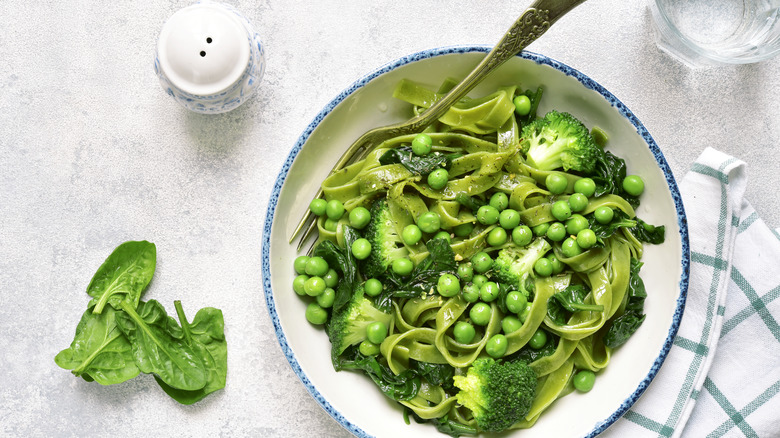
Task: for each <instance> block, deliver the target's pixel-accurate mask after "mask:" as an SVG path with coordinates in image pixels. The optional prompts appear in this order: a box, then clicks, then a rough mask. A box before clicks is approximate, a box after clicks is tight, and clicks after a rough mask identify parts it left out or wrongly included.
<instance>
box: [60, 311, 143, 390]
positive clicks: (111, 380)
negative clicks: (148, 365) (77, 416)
mask: <svg viewBox="0 0 780 438" xmlns="http://www.w3.org/2000/svg"><path fill="white" fill-rule="evenodd" d="M117 313H118V312H117V311H116V310H114V308H113V307H111V306H109V307H106V308H105V309H104V311H103V313H101V314H96V313H93V312H92V309H87V310H86V311H85V312H84V314H83V315H82V316H81V320H80V321H79V324H78V325H77V326H76V335H75V337H74V339H73V343H71V344H70V347H69V348H66V349H64V350H62V351H60V352H59V354H57V356H55V357H54V362H55V363H56V364H57V365H59V366H60V367H61V368H64V369H66V370H72V372H73V374H74V375H75V376H81V377H83V378H84V380H86V381H88V382H89V381H93V380H94V381H96V382H98V383H100V384H101V385H112V384H115V383H121V382H124V381H126V380H130V379H132V378H134V377H135V376H137V375H138V374H139V370H138V367H137V366H136V365H135V361H134V360H133V352H132V347H131V345H130V342H129V341H128V340H127V338H126V337H125V336H124V335H123V334H122V332H121V331H120V330H119V328H118V327H117V325H116V314H117Z"/></svg>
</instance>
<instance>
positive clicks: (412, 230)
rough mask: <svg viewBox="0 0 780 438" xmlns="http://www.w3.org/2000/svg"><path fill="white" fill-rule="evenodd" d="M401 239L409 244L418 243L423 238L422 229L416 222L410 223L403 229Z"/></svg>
mask: <svg viewBox="0 0 780 438" xmlns="http://www.w3.org/2000/svg"><path fill="white" fill-rule="evenodd" d="M401 239H403V240H404V243H405V244H407V245H416V244H417V242H419V241H420V239H422V231H421V230H420V227H418V226H417V225H415V224H409V225H407V226H405V227H404V229H403V230H402V231H401Z"/></svg>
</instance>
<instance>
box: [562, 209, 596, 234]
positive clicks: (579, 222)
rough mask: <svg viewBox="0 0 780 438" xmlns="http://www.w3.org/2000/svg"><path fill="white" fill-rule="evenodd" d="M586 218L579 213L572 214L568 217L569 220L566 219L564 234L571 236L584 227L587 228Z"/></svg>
mask: <svg viewBox="0 0 780 438" xmlns="http://www.w3.org/2000/svg"><path fill="white" fill-rule="evenodd" d="M588 225H590V224H588V220H587V219H585V216H583V215H581V214H573V215H571V217H570V218H569V220H567V221H566V234H571V235H572V236H576V235H577V233H579V232H580V231H582V230H584V229H585V228H588Z"/></svg>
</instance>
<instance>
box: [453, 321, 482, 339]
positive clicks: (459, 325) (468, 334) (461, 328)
mask: <svg viewBox="0 0 780 438" xmlns="http://www.w3.org/2000/svg"><path fill="white" fill-rule="evenodd" d="M476 334H477V330H476V329H475V328H474V326H473V325H471V324H469V323H467V322H466V321H458V322H456V323H455V326H454V327H453V328H452V337H454V338H455V341H456V342H459V343H461V344H470V343H471V341H473V340H474V336H475V335H476Z"/></svg>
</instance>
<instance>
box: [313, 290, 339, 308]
mask: <svg viewBox="0 0 780 438" xmlns="http://www.w3.org/2000/svg"><path fill="white" fill-rule="evenodd" d="M334 301H336V291H335V290H333V289H332V288H327V289H325V290H324V291H322V293H321V294H319V295H317V304H319V305H320V307H322V308H323V309H329V308H331V307H332V306H333V302H334Z"/></svg>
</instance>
